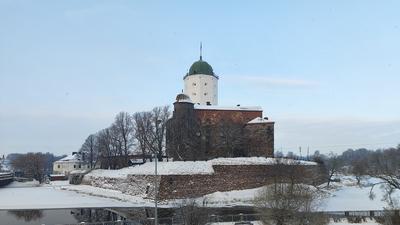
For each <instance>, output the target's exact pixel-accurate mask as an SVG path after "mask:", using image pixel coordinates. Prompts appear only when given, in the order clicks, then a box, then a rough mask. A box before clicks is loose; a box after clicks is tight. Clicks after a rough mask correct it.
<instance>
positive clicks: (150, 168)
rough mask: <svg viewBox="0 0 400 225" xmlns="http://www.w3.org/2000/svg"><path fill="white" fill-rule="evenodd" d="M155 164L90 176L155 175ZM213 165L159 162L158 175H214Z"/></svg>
mask: <svg viewBox="0 0 400 225" xmlns="http://www.w3.org/2000/svg"><path fill="white" fill-rule="evenodd" d="M154 168H155V166H154V162H148V163H145V164H143V165H138V166H133V167H127V168H123V169H120V170H93V171H92V172H90V173H89V174H88V176H91V177H110V178H127V176H128V175H154ZM213 173H214V170H213V168H212V165H211V164H210V163H208V162H207V161H196V162H192V161H186V162H184V161H175V162H158V163H157V174H158V175H190V174H213Z"/></svg>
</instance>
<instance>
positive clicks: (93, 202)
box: [0, 176, 400, 211]
mask: <svg viewBox="0 0 400 225" xmlns="http://www.w3.org/2000/svg"><path fill="white" fill-rule="evenodd" d="M341 180H342V182H341V183H340V184H339V183H334V184H332V187H331V189H329V191H328V194H329V196H330V197H329V198H327V200H326V202H325V204H324V205H322V206H321V210H322V211H356V210H382V209H383V208H384V207H387V203H386V202H385V201H382V196H383V192H382V190H381V189H380V188H378V187H377V188H375V194H376V198H375V199H374V200H371V199H369V197H368V193H369V190H370V188H369V187H359V186H357V185H356V180H355V179H354V178H353V177H349V176H344V177H342V178H341ZM371 181H376V180H373V179H369V180H366V181H364V182H363V184H364V185H367V184H368V182H371ZM260 189H261V188H254V189H247V190H238V191H229V192H215V193H212V194H208V195H205V196H204V197H201V198H197V199H196V201H197V202H198V204H199V205H203V206H206V207H231V206H251V205H252V200H253V198H254V196H255V195H256V194H257V192H258V191H259V190H260ZM395 197H396V198H398V199H400V195H399V193H395ZM0 199H1V201H0V209H48V208H92V207H141V206H152V205H153V203H152V201H151V200H150V199H144V198H141V197H138V196H132V195H127V194H123V193H121V192H119V191H115V190H109V189H102V188H97V187H92V186H89V185H70V184H68V182H66V181H56V182H52V183H51V184H46V185H41V186H38V184H35V183H32V182H29V183H19V182H14V183H12V184H11V185H8V186H6V187H2V188H0ZM177 203H179V201H169V202H161V203H160V206H161V207H171V206H176V204H177Z"/></svg>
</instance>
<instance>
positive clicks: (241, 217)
mask: <svg viewBox="0 0 400 225" xmlns="http://www.w3.org/2000/svg"><path fill="white" fill-rule="evenodd" d="M260 219H261V215H260V214H242V213H240V214H232V215H210V216H209V218H208V221H209V222H210V223H216V222H245V221H255V220H260Z"/></svg>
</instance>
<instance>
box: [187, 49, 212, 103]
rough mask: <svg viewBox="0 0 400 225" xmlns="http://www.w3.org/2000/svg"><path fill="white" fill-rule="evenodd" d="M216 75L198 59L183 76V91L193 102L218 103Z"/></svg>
mask: <svg viewBox="0 0 400 225" xmlns="http://www.w3.org/2000/svg"><path fill="white" fill-rule="evenodd" d="M218 79H219V78H218V76H217V75H215V73H214V71H213V68H212V67H211V66H210V64H208V63H207V62H206V61H203V59H202V56H201V54H200V60H199V61H196V62H194V63H193V64H192V66H191V67H190V69H189V72H188V73H187V74H186V75H185V76H184V78H183V80H184V90H183V92H184V93H185V94H186V95H187V96H189V97H190V99H191V100H192V102H193V103H194V104H200V105H218Z"/></svg>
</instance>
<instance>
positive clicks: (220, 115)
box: [195, 109, 262, 125]
mask: <svg viewBox="0 0 400 225" xmlns="http://www.w3.org/2000/svg"><path fill="white" fill-rule="evenodd" d="M195 115H196V118H197V119H198V120H199V121H200V123H201V124H209V125H217V124H219V123H221V121H222V120H226V121H232V122H234V123H240V124H246V123H247V122H249V121H250V120H252V119H254V118H256V117H262V111H245V110H215V109H212V110H206V109H195Z"/></svg>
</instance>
